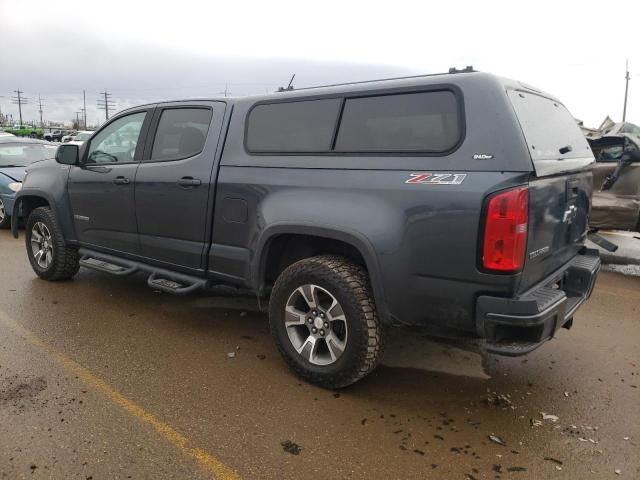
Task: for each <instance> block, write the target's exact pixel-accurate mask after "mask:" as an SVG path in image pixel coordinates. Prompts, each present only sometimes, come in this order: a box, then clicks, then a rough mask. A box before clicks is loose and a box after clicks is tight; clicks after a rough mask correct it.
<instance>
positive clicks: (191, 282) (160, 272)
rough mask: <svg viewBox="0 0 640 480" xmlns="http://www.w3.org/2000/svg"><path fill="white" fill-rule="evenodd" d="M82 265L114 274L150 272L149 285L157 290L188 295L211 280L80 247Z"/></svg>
mask: <svg viewBox="0 0 640 480" xmlns="http://www.w3.org/2000/svg"><path fill="white" fill-rule="evenodd" d="M78 253H80V262H79V263H80V265H81V266H83V267H86V268H90V269H92V270H97V271H98V272H103V273H110V274H112V275H118V276H126V275H132V274H133V273H136V272H145V273H148V274H149V278H148V279H147V285H149V286H150V287H151V288H153V289H155V290H160V291H162V292H165V293H171V294H174V295H186V294H187V293H191V292H193V291H195V290H198V289H200V288H207V287H208V286H209V281H208V280H207V279H206V278H201V277H196V276H193V275H187V274H184V273H179V272H174V271H171V270H167V269H164V268H160V267H155V266H153V265H149V264H146V263H142V262H136V261H133V260H127V259H124V258H119V257H116V256H113V255H109V254H107V253H102V252H96V251H95V250H89V249H87V248H80V249H79V250H78Z"/></svg>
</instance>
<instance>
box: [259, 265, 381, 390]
mask: <svg viewBox="0 0 640 480" xmlns="http://www.w3.org/2000/svg"><path fill="white" fill-rule="evenodd" d="M307 284H314V285H317V286H318V287H321V289H324V290H326V291H327V292H329V293H330V294H331V295H332V296H333V297H334V298H335V299H336V300H337V301H338V302H339V303H340V305H341V307H342V310H343V311H344V317H345V318H346V322H345V323H346V326H347V328H348V332H349V333H348V338H347V340H346V346H345V347H344V350H343V352H342V354H341V355H340V356H339V357H338V358H337V360H335V361H334V363H332V364H329V365H316V364H314V363H311V362H310V361H309V359H307V358H305V357H304V356H302V355H301V354H299V353H298V352H297V351H296V348H295V347H294V345H293V344H292V341H291V340H290V338H289V335H288V333H287V327H285V308H286V306H287V302H288V300H289V298H290V296H291V295H292V294H293V292H295V291H296V289H298V287H301V286H303V285H307ZM269 325H270V327H271V334H272V335H273V337H274V339H275V342H276V345H277V347H278V350H279V351H280V353H281V354H282V356H283V357H284V359H285V361H286V362H287V364H288V365H289V367H290V368H291V369H292V370H293V371H295V372H296V373H297V374H298V375H299V376H301V377H302V378H304V379H305V380H308V381H309V382H311V383H315V384H316V385H319V386H321V387H324V388H331V389H336V388H343V387H346V386H348V385H351V384H352V383H355V382H357V381H358V380H360V379H361V378H363V377H365V376H366V375H368V374H369V373H370V372H371V371H373V370H374V369H375V367H376V366H377V365H378V361H379V359H380V356H381V354H382V325H381V324H380V321H379V319H378V316H377V312H376V306H375V302H374V300H373V295H372V292H371V286H370V283H369V277H368V275H367V273H366V271H365V270H364V269H363V268H362V267H360V266H359V265H357V264H355V263H353V262H351V261H349V260H348V259H346V258H343V257H339V256H335V255H322V256H317V257H311V258H307V259H304V260H301V261H299V262H296V263H294V264H293V265H291V266H289V267H288V268H287V269H286V270H285V271H284V272H282V274H281V275H280V276H279V277H278V279H277V281H276V283H275V285H274V287H273V290H272V292H271V299H270V301H269ZM309 328H310V327H309Z"/></svg>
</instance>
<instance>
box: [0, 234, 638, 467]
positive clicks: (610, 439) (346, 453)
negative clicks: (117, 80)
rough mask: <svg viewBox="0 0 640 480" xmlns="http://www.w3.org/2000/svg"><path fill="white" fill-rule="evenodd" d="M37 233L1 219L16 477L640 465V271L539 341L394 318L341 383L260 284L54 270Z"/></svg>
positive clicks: (2, 400)
mask: <svg viewBox="0 0 640 480" xmlns="http://www.w3.org/2000/svg"><path fill="white" fill-rule="evenodd" d="M23 241H24V240H23V238H21V239H19V240H15V239H13V238H12V237H11V236H10V234H9V233H8V232H6V231H0V478H10V479H15V478H29V479H35V478H54V479H58V478H60V479H63V478H64V479H71V478H74V479H75V478H77V479H94V480H97V479H107V478H108V479H115V478H179V479H185V478H189V479H191V478H193V479H195V478H212V477H215V478H221V479H232V478H245V479H302V478H314V479H342V478H354V479H356V478H357V479H359V478H367V479H372V478H376V479H377V478H383V479H414V478H416V479H418V478H420V479H431V478H432V479H449V478H451V479H511V478H513V479H542V478H544V479H547V478H558V479H586V478H594V479H601V478H624V479H637V478H640V455H639V453H640V365H639V363H640V277H634V276H623V275H621V274H619V273H615V272H602V273H601V275H600V278H599V280H598V284H597V286H596V289H595V292H594V294H593V297H592V298H591V300H590V301H589V302H588V303H587V304H586V305H585V306H584V307H583V308H582V309H581V310H580V311H579V313H578V315H577V316H576V319H575V322H574V327H573V328H572V330H570V331H567V330H562V331H560V332H559V333H558V335H557V337H556V338H555V339H554V340H552V341H550V342H548V343H547V344H546V345H544V346H543V347H542V348H540V349H538V350H537V351H535V352H534V353H532V354H531V355H529V356H528V357H525V358H503V357H496V356H490V355H484V354H482V353H480V352H481V351H480V350H477V349H475V350H474V349H472V350H471V351H468V350H466V349H462V348H460V346H459V345H458V346H455V345H450V344H445V343H437V342H434V341H433V340H430V339H428V338H426V337H424V336H423V335H421V334H420V333H418V332H414V331H406V330H401V329H394V330H393V331H392V332H390V335H389V336H390V340H389V344H388V348H387V351H386V354H385V357H384V359H383V365H382V366H381V367H380V368H378V370H376V372H374V374H373V375H371V376H370V377H368V378H366V379H365V380H363V381H362V382H360V383H358V384H356V385H354V386H352V387H350V388H348V389H345V390H342V391H339V392H334V391H327V390H322V389H320V388H317V387H314V386H312V385H309V384H307V383H304V382H302V381H300V380H298V379H297V378H296V377H295V376H294V375H293V374H292V373H291V372H290V371H289V370H288V369H287V368H286V366H285V364H284V362H283V361H282V360H281V359H280V358H279V356H278V353H277V351H276V349H275V347H274V345H273V343H272V341H271V338H270V336H269V332H268V326H267V317H266V315H265V314H264V313H260V312H259V311H258V308H257V305H256V303H255V301H254V300H252V299H246V298H229V297H221V296H215V295H205V294H200V295H193V296H188V297H172V296H169V295H165V294H160V293H156V292H154V291H152V290H150V289H149V288H148V287H147V286H146V283H145V281H144V278H142V277H138V276H134V277H128V278H116V277H111V276H107V275H104V274H99V273H94V272H91V271H87V270H84V269H83V270H82V271H81V272H80V274H79V275H78V276H77V277H76V279H75V280H73V281H71V282H64V283H47V282H44V281H41V280H38V279H37V278H36V277H35V275H34V274H33V272H32V271H31V268H30V267H29V265H28V261H27V258H26V255H25V251H24V243H23ZM470 347H472V346H470ZM231 352H233V353H235V356H229V353H231Z"/></svg>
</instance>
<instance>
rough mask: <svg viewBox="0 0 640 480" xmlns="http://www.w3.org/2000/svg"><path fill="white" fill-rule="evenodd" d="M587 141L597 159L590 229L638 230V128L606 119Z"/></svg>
mask: <svg viewBox="0 0 640 480" xmlns="http://www.w3.org/2000/svg"><path fill="white" fill-rule="evenodd" d="M587 140H588V142H589V144H590V146H591V149H592V150H593V154H594V156H595V158H596V164H595V166H594V168H593V187H594V192H593V199H592V207H591V216H590V220H589V226H590V228H591V229H593V230H600V229H602V230H632V231H640V127H638V126H637V125H634V124H632V123H614V122H612V121H610V120H609V119H607V120H605V122H604V123H603V124H602V125H601V126H600V128H599V129H598V130H596V131H594V132H593V133H590V134H587Z"/></svg>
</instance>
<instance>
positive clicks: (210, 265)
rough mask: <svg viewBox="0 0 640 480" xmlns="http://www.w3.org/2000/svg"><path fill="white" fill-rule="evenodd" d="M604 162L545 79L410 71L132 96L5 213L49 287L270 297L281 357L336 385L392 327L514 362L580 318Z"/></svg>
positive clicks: (375, 350) (28, 185) (31, 182)
mask: <svg viewBox="0 0 640 480" xmlns="http://www.w3.org/2000/svg"><path fill="white" fill-rule="evenodd" d="M593 162H594V157H593V154H592V152H591V150H590V148H589V145H588V143H587V141H586V139H585V138H584V136H583V135H582V133H581V132H580V130H579V128H578V126H577V124H576V123H575V121H574V119H573V117H572V116H571V114H570V113H569V111H568V110H567V108H566V107H565V106H564V105H563V104H562V103H561V102H560V101H559V100H558V99H556V98H554V97H552V96H551V95H548V94H546V93H542V92H541V91H539V90H537V89H534V88H533V87H529V86H527V85H525V84H523V83H520V82H517V81H512V80H507V79H504V78H500V77H497V76H493V75H490V74H486V73H480V72H465V73H452V74H442V75H430V76H418V77H408V78H397V79H389V80H381V81H370V82H358V83H349V84H342V85H333V86H326V87H318V88H308V89H296V90H287V91H283V92H278V93H274V94H267V95H262V96H254V97H246V98H233V99H232V98H220V99H211V100H191V101H173V102H164V103H154V104H149V105H142V106H139V107H135V108H131V109H129V110H126V111H124V112H121V113H119V114H118V115H117V116H115V117H113V118H112V119H110V120H109V122H107V123H106V124H104V125H103V126H102V127H101V128H100V130H98V131H97V132H96V133H95V134H94V135H93V136H92V137H91V138H90V139H89V140H88V141H87V142H86V143H84V144H83V145H82V146H78V145H68V144H63V145H62V146H60V147H59V148H58V151H57V154H56V159H55V160H51V161H44V162H39V163H38V164H36V165H33V166H31V167H30V168H29V169H28V172H27V176H26V178H25V179H24V181H23V186H22V189H21V190H20V192H19V193H18V195H17V198H16V202H15V205H14V214H13V216H12V218H13V219H17V218H18V217H19V215H18V214H20V215H22V217H23V218H25V219H27V220H26V250H27V255H28V258H29V261H30V263H31V266H32V268H33V270H34V272H35V273H36V275H37V276H39V277H40V278H43V279H46V280H50V281H57V280H68V279H71V278H72V277H74V276H75V275H76V274H77V272H78V270H79V268H80V267H81V266H82V267H85V268H90V269H94V270H98V271H101V272H105V273H108V274H112V275H119V276H124V275H130V274H134V273H144V274H146V275H147V276H148V278H147V282H148V284H149V286H150V287H151V288H153V289H155V290H159V291H162V292H167V293H174V294H186V293H189V292H192V291H194V290H197V289H203V288H207V287H209V286H210V285H213V284H228V285H236V286H239V287H243V288H245V289H249V290H251V291H252V292H254V293H255V295H256V296H258V297H259V298H265V299H266V298H267V297H268V310H269V324H270V328H271V333H272V335H273V337H274V340H275V343H276V345H277V347H278V349H279V351H280V352H281V354H282V356H283V357H284V359H285V361H286V362H287V364H288V365H289V366H290V367H291V368H292V369H293V370H294V371H295V372H296V373H298V374H299V375H300V376H302V377H303V378H305V379H307V380H309V381H311V382H314V383H316V384H318V385H321V386H323V387H327V388H340V387H345V386H347V385H349V384H352V383H353V382H355V381H357V380H359V379H361V378H362V377H364V376H365V375H367V374H368V373H369V372H371V371H372V370H373V369H374V368H375V366H376V364H377V363H378V360H379V358H380V355H381V352H382V346H383V343H384V338H385V331H386V328H385V327H386V326H388V325H394V324H401V325H411V326H419V327H423V328H424V329H425V330H427V331H429V332H432V333H433V334H435V335H446V336H452V335H453V336H456V337H471V338H475V339H478V340H479V342H480V343H481V344H482V345H483V346H484V348H485V349H486V350H487V351H489V352H493V353H496V354H502V355H513V356H515V355H524V354H526V353H528V352H531V351H532V350H534V349H535V348H537V347H539V346H540V345H542V344H544V343H545V342H546V341H548V340H549V339H551V338H553V337H554V335H555V334H556V332H557V330H558V329H560V328H561V327H565V328H569V327H571V325H572V324H573V323H574V318H575V314H576V312H577V310H578V308H579V307H580V305H581V304H582V303H583V302H584V301H585V300H586V299H587V298H588V297H589V295H590V294H591V291H592V289H593V286H594V283H595V279H596V276H597V273H598V270H599V267H600V259H599V257H598V254H597V252H596V251H594V250H591V249H588V248H586V247H585V246H584V240H585V238H586V233H587V225H588V215H589V208H590V197H591V193H592V183H593V182H592V172H591V168H592V165H593ZM12 229H13V232H14V235H16V236H17V234H18V230H17V222H16V221H14V222H12ZM69 288H73V287H72V286H70V287H69Z"/></svg>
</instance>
